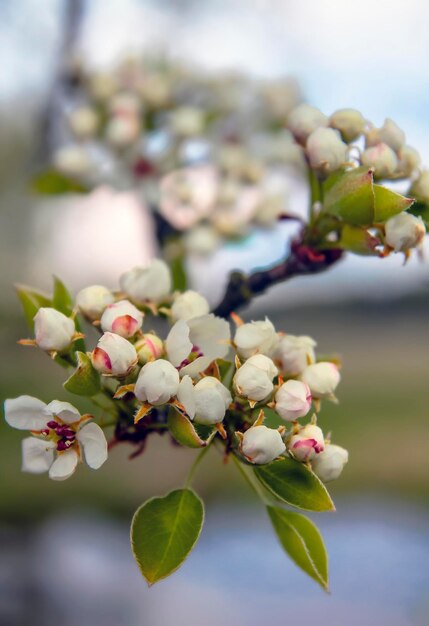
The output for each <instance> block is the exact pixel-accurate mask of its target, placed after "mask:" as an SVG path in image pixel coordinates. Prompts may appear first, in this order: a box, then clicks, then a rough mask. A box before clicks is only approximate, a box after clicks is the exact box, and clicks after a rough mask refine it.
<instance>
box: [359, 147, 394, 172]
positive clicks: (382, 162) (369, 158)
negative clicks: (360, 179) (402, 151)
mask: <svg viewBox="0 0 429 626" xmlns="http://www.w3.org/2000/svg"><path fill="white" fill-rule="evenodd" d="M361 160H362V165H364V166H365V167H373V168H374V173H375V175H376V176H377V178H386V177H388V176H391V175H392V174H393V173H394V172H395V170H396V168H397V167H398V159H397V157H396V154H395V153H394V151H393V150H392V148H390V147H389V146H388V145H387V144H386V143H378V144H377V145H376V146H372V147H371V148H367V149H366V150H364V151H363V152H362V158H361Z"/></svg>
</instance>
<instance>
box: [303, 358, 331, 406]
mask: <svg viewBox="0 0 429 626" xmlns="http://www.w3.org/2000/svg"><path fill="white" fill-rule="evenodd" d="M300 378H301V380H302V382H304V383H306V384H307V385H308V386H309V387H310V391H311V395H312V396H313V398H319V399H323V398H328V399H334V398H335V396H334V391H335V389H336V387H337V385H338V383H339V382H340V378H341V376H340V372H339V371H338V367H337V366H336V365H335V364H334V363H329V362H328V361H322V362H320V363H314V364H313V365H309V366H308V367H307V368H306V369H305V370H304V372H303V373H302V374H301V377H300Z"/></svg>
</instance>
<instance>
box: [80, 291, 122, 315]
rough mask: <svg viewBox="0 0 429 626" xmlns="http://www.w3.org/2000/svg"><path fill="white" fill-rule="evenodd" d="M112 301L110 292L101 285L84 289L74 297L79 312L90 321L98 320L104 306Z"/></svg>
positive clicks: (113, 299)
mask: <svg viewBox="0 0 429 626" xmlns="http://www.w3.org/2000/svg"><path fill="white" fill-rule="evenodd" d="M114 301H115V298H114V297H113V294H112V292H111V291H110V290H109V289H107V287H103V286H102V285H90V286H89V287H85V288H84V289H81V290H80V291H79V293H78V294H77V296H76V304H77V306H78V308H79V310H80V312H81V313H82V314H83V315H84V316H85V317H86V318H88V319H89V320H91V321H95V320H99V319H100V317H101V316H102V314H103V311H104V309H105V308H106V306H107V305H108V304H112V302H114Z"/></svg>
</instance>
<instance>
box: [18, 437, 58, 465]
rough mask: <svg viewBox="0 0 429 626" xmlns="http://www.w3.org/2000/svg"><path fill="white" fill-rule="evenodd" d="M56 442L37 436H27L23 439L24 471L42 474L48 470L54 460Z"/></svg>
mask: <svg viewBox="0 0 429 626" xmlns="http://www.w3.org/2000/svg"><path fill="white" fill-rule="evenodd" d="M54 448H55V444H54V443H53V442H52V441H43V439H36V437H27V438H26V439H23V440H22V466H21V469H22V471H23V472H30V473H31V474H42V473H43V472H47V471H48V469H49V468H50V467H51V465H52V463H53V461H54Z"/></svg>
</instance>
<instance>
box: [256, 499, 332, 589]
mask: <svg viewBox="0 0 429 626" xmlns="http://www.w3.org/2000/svg"><path fill="white" fill-rule="evenodd" d="M267 511H268V515H269V516H270V520H271V523H272V525H273V528H274V530H275V532H276V534H277V537H278V538H279V540H280V543H281V545H282V547H283V549H284V550H285V552H286V553H287V554H288V555H289V556H290V558H291V559H292V560H293V561H294V562H295V563H296V565H298V567H300V568H301V569H302V570H304V572H305V573H306V574H308V575H309V576H311V578H313V579H314V580H315V581H316V582H318V583H319V585H321V586H322V587H323V588H324V589H325V590H326V591H327V590H328V555H327V552H326V548H325V544H324V542H323V539H322V535H321V534H320V532H319V530H318V528H317V526H316V525H315V524H314V523H313V522H312V521H311V520H309V519H308V517H305V516H304V515H301V514H300V513H292V512H291V511H285V510H284V509H280V508H279V507H275V506H267Z"/></svg>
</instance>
